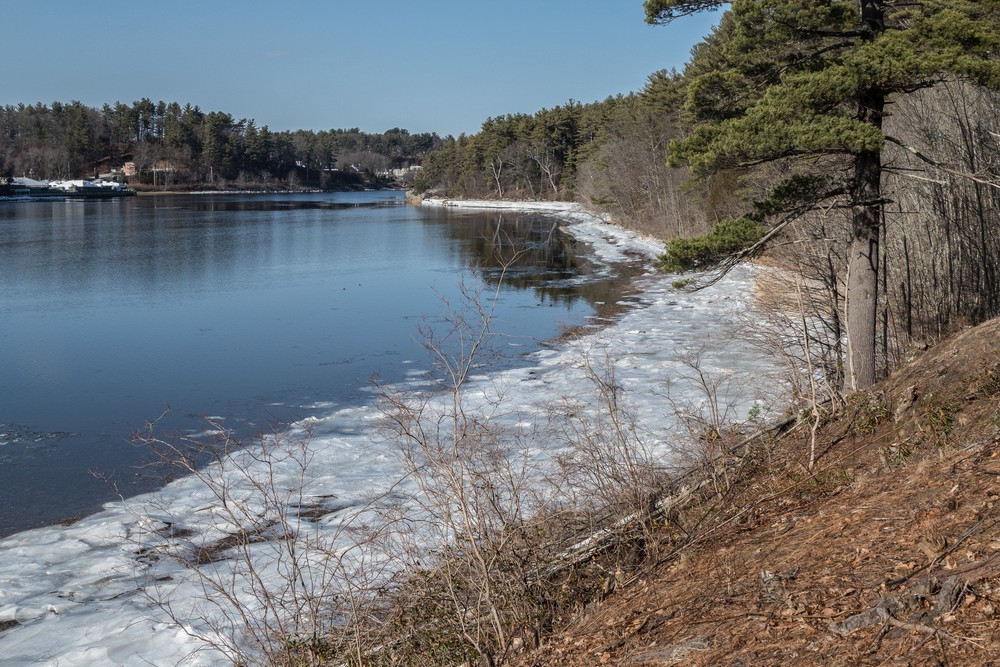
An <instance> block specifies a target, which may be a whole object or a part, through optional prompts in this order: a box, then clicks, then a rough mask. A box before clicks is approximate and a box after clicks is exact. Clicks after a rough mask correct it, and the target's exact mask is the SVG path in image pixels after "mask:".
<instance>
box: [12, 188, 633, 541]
mask: <svg viewBox="0 0 1000 667" xmlns="http://www.w3.org/2000/svg"><path fill="white" fill-rule="evenodd" d="M586 252H587V249H586V248H584V247H577V245H576V244H575V243H574V242H573V240H572V239H570V238H568V237H566V236H564V235H563V234H561V233H560V232H559V228H558V223H557V222H556V221H555V220H553V219H549V218H546V217H544V216H542V215H540V214H526V213H521V214H517V213H511V212H503V213H501V212H493V213H489V212H475V213H473V212H463V211H455V210H451V209H441V208H420V207H412V206H407V205H406V204H405V200H404V196H403V194H402V193H399V192H375V193H332V194H331V193H323V194H296V195H290V194H286V195H278V194H269V195H237V194H225V195H221V194H210V195H209V194H205V195H157V196H141V197H135V198H128V199H121V200H113V201H41V202H11V201H7V202H0V536H3V535H9V534H11V533H14V532H17V531H20V530H23V529H26V528H30V527H34V526H39V525H44V524H49V523H53V522H57V521H61V520H66V519H71V518H74V517H78V516H80V515H84V514H87V513H90V512H92V511H95V510H97V509H99V508H100V506H101V504H102V503H104V502H106V501H108V500H112V499H114V498H116V497H118V494H119V493H121V494H124V495H126V496H128V495H133V494H135V493H138V492H141V491H145V490H149V489H152V488H154V487H157V486H159V485H160V484H161V483H162V481H163V477H162V476H163V472H162V471H160V470H159V469H158V468H156V467H155V466H154V467H149V466H147V463H148V462H149V460H150V457H149V452H148V451H147V450H146V449H145V448H143V447H142V446H139V445H137V444H135V443H134V442H133V439H132V435H133V434H134V433H135V432H137V431H139V430H141V429H142V427H143V425H144V424H145V422H146V421H147V420H153V419H156V418H157V417H159V416H160V415H161V414H163V413H165V412H166V416H165V417H164V418H163V420H162V421H161V423H160V424H159V425H158V429H159V430H160V431H161V432H163V431H172V432H177V433H197V432H199V430H203V429H205V428H206V422H205V418H206V417H210V418H212V419H213V420H215V421H218V422H220V423H222V424H224V425H225V426H226V428H229V429H232V430H233V431H234V432H236V433H237V434H238V435H239V434H243V435H250V434H252V433H254V432H256V431H259V430H269V429H271V428H274V427H277V426H280V424H281V423H285V422H288V421H292V420H296V419H301V418H303V417H306V416H310V415H311V414H313V413H316V412H329V411H330V410H332V409H336V408H337V407H341V406H346V405H351V404H354V403H359V402H362V401H368V400H370V398H371V390H370V380H371V378H372V376H373V375H374V374H378V375H379V377H380V378H381V379H384V380H386V381H389V382H394V381H397V380H400V379H402V378H403V377H405V376H406V375H407V374H408V373H413V372H415V371H417V370H419V369H421V368H424V367H426V366H427V364H428V361H427V355H426V351H425V350H424V348H423V342H422V340H421V338H420V336H419V335H418V333H417V331H418V328H419V326H420V325H421V324H422V323H424V324H428V325H430V326H431V327H438V328H439V330H440V327H443V326H445V324H444V321H443V315H444V314H445V312H446V307H445V303H446V302H447V303H451V304H453V305H455V304H460V303H461V291H460V285H461V284H462V283H463V281H464V282H465V283H466V284H467V285H474V284H475V282H476V281H475V278H474V275H475V274H478V275H481V276H482V277H483V279H484V281H485V284H486V285H488V286H495V285H496V284H497V280H498V278H499V275H500V273H501V266H505V265H508V264H509V268H507V270H506V276H505V278H504V280H503V281H502V284H501V288H500V298H499V300H498V310H497V316H496V328H497V329H498V330H499V331H501V332H503V333H504V334H506V335H505V337H504V338H503V341H504V344H503V346H502V347H501V351H502V353H503V357H504V359H503V361H502V362H501V363H502V364H506V365H512V364H517V363H519V360H520V358H521V356H522V355H523V354H524V353H525V352H529V351H532V350H536V349H538V346H539V344H540V342H541V341H545V340H547V339H550V338H552V337H554V336H557V335H558V334H559V333H560V332H561V331H562V330H563V329H564V328H566V327H572V326H576V325H579V324H580V323H582V322H584V321H585V320H586V319H587V318H588V317H590V316H591V315H593V314H594V312H595V309H596V308H597V307H599V306H600V305H601V304H603V303H615V302H616V301H617V300H618V299H619V298H620V296H621V293H622V290H625V289H626V285H625V283H626V281H624V280H623V279H621V277H620V276H617V275H616V274H615V272H614V271H613V270H612V271H608V269H609V267H608V266H600V265H598V264H595V263H593V262H591V261H590V260H589V259H588V257H587V254H586ZM611 268H613V267H611Z"/></svg>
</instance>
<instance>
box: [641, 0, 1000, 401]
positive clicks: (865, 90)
mask: <svg viewBox="0 0 1000 667" xmlns="http://www.w3.org/2000/svg"><path fill="white" fill-rule="evenodd" d="M728 4H731V8H730V10H729V11H728V12H727V14H726V15H724V17H723V20H722V21H721V22H720V25H719V28H718V29H717V31H716V34H715V35H714V42H713V43H712V44H711V45H710V50H711V53H707V54H700V55H702V58H701V62H702V66H701V67H700V68H697V69H696V71H694V72H691V73H690V74H691V80H690V81H689V83H688V96H687V102H686V104H687V107H688V109H689V111H690V112H691V113H692V117H693V118H694V119H695V122H696V123H697V124H696V127H695V129H694V130H693V131H692V132H691V133H690V135H688V136H687V137H686V138H685V139H683V140H681V141H679V142H676V143H675V144H673V146H672V149H671V159H672V160H674V161H678V162H686V163H687V164H689V165H690V166H691V167H692V168H694V169H695V170H696V171H697V172H700V173H702V174H710V173H714V172H717V171H720V170H723V169H729V168H739V167H747V166H751V165H758V164H761V163H765V162H772V161H786V162H789V163H792V164H794V165H795V166H796V169H795V170H794V173H795V176H793V177H792V178H791V179H790V180H789V181H787V182H783V183H779V184H777V185H776V186H775V188H774V189H773V191H772V196H771V197H770V198H769V201H767V202H764V203H763V204H762V205H761V206H759V207H758V209H757V212H756V214H757V215H759V216H761V217H763V216H764V215H765V214H768V215H770V216H771V219H782V220H784V221H787V220H790V219H791V217H788V216H789V214H791V216H792V217H794V215H795V214H801V213H802V212H803V211H806V210H809V209H811V208H813V207H815V206H818V205H820V204H822V205H824V206H840V207H843V208H848V209H850V212H851V216H850V217H851V220H852V223H851V238H852V242H851V247H850V253H849V259H848V267H847V291H846V311H847V313H846V318H845V319H846V325H847V336H848V355H847V356H848V359H847V363H848V375H849V378H848V380H849V384H850V386H851V388H853V389H863V388H866V387H868V386H870V385H872V384H873V383H874V382H875V381H876V379H877V373H876V364H875V350H876V332H877V322H876V312H877V310H876V308H877V304H878V299H879V293H878V287H879V281H878V271H879V251H878V246H879V241H880V238H879V234H880V222H881V216H882V207H883V205H884V203H885V195H884V193H883V192H882V183H881V181H882V170H883V159H882V150H883V146H884V144H885V142H886V141H894V138H893V137H887V136H886V135H885V134H884V132H883V127H882V122H883V118H884V117H885V115H886V113H887V112H888V110H889V109H890V107H891V105H892V103H893V101H894V100H895V99H897V98H898V97H899V96H901V95H905V94H907V93H910V92H913V91H916V90H918V89H921V88H926V87H929V86H933V85H935V84H936V83H939V82H941V81H942V80H945V79H949V78H956V77H960V78H965V79H968V80H971V81H974V82H976V83H978V84H980V85H986V86H990V87H1000V63H998V62H997V60H996V56H997V55H998V53H1000V0H734V1H733V2H732V3H728V2H722V1H721V0H647V1H646V2H645V8H646V18H647V21H648V22H649V23H654V24H665V23H670V22H672V21H674V20H676V19H678V18H680V17H683V16H686V15H689V14H694V13H697V12H701V11H706V10H713V9H719V8H721V7H722V6H723V5H728ZM706 61H711V65H710V66H705V62H706ZM821 161H822V164H823V165H824V167H823V169H819V168H817V165H818V164H819V163H820V162H821ZM831 164H833V165H835V167H836V168H835V169H831V168H830V165H831ZM779 214H781V215H784V216H786V217H784V218H781V217H780V216H779ZM766 238H768V237H765V239H766Z"/></svg>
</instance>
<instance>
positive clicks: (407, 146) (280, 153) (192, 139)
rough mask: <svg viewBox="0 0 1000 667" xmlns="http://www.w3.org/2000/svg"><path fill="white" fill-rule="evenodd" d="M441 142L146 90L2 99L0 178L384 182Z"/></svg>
mask: <svg viewBox="0 0 1000 667" xmlns="http://www.w3.org/2000/svg"><path fill="white" fill-rule="evenodd" d="M441 144H442V140H441V138H440V137H438V136H437V135H436V134H429V133H420V134H410V133H409V132H408V131H407V130H404V129H400V128H393V129H390V130H387V131H386V132H383V133H381V134H372V133H366V132H362V131H361V130H359V129H357V128H353V129H346V130H345V129H332V130H323V131H319V132H316V131H312V130H297V131H294V132H288V131H284V132H274V131H271V130H270V129H269V128H268V127H267V125H258V124H257V123H256V122H255V121H254V120H253V119H246V118H240V119H237V118H235V117H233V116H232V115H231V114H228V113H225V112H221V111H209V112H206V111H203V110H202V109H200V108H199V107H197V106H191V105H190V104H186V105H184V106H181V105H180V104H178V103H177V102H169V103H167V102H163V101H160V102H155V103H154V102H152V101H151V100H149V99H146V98H144V99H142V100H139V101H136V102H133V103H131V104H124V103H122V102H116V103H114V104H105V105H104V106H103V107H102V108H100V109H95V108H92V107H88V106H86V105H84V104H81V103H80V102H77V101H73V102H69V103H62V102H53V103H51V104H43V103H41V102H39V103H37V104H33V105H27V104H23V103H22V104H18V105H7V106H4V107H0V176H27V177H29V178H35V179H68V178H89V177H96V176H99V175H101V174H110V173H112V171H113V170H117V172H119V173H120V172H121V171H122V168H123V165H124V164H125V163H126V162H131V163H134V165H135V174H134V175H130V176H129V177H128V182H129V185H130V186H132V187H139V188H156V189H180V190H183V189H192V188H268V189H275V188H277V189H295V188H322V189H342V188H348V187H360V186H361V185H364V184H369V185H370V184H373V183H376V184H377V183H379V182H381V184H383V185H384V184H385V183H386V182H387V178H386V176H387V172H389V170H391V169H406V168H408V167H410V166H412V165H418V164H419V163H420V157H421V156H422V155H423V154H424V153H425V152H427V151H428V150H431V149H433V148H436V147H438V146H440V145H441ZM380 178H381V179H382V180H381V181H380V180H379V179H380ZM404 180H405V179H404Z"/></svg>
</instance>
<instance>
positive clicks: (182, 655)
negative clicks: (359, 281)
mask: <svg viewBox="0 0 1000 667" xmlns="http://www.w3.org/2000/svg"><path fill="white" fill-rule="evenodd" d="M424 203H425V204H430V203H431V202H424ZM476 204H478V205H479V207H489V208H501V205H502V207H509V208H512V209H519V210H525V209H529V208H530V210H538V211H542V212H546V213H551V214H553V215H558V216H559V217H561V218H564V219H566V220H568V221H569V224H568V231H569V232H570V233H572V234H574V235H575V236H576V237H577V238H578V239H579V240H581V241H585V242H587V243H589V244H591V245H592V246H593V247H594V252H595V255H596V256H597V258H598V260H599V261H606V262H615V261H620V260H623V259H625V258H627V257H630V256H635V255H636V254H639V255H642V256H645V257H653V256H655V255H656V254H657V253H658V252H660V251H661V246H660V244H658V243H656V242H654V241H650V240H648V239H643V238H639V237H636V236H635V235H632V234H629V233H627V232H624V231H622V230H621V229H619V228H617V227H614V226H613V225H610V224H608V223H607V222H606V221H604V220H602V219H600V218H597V217H596V216H593V215H590V214H588V213H586V212H585V211H583V210H582V209H581V208H580V207H578V206H576V205H569V204H544V205H538V206H537V207H536V206H531V207H529V206H526V205H524V204H521V203H516V204H508V203H504V202H477V203H475V204H470V203H463V204H457V203H455V202H445V203H443V204H440V205H454V206H458V205H461V206H466V207H469V206H473V205H476ZM671 282H672V280H671V278H670V277H667V276H662V275H659V274H656V273H655V272H653V271H650V273H649V274H648V275H647V276H646V277H645V278H644V279H643V287H642V292H641V294H640V296H639V301H638V303H637V304H634V305H633V306H634V307H632V308H631V309H630V310H627V311H626V312H625V314H624V315H622V316H621V317H620V318H619V319H618V320H616V321H615V322H613V323H610V324H608V325H607V326H604V327H600V328H596V327H595V330H594V331H592V332H590V333H587V334H585V335H582V336H579V337H577V338H574V339H572V340H570V341H568V342H565V343H563V344H560V345H558V346H556V347H552V348H547V349H543V350H541V351H539V352H536V353H534V354H533V356H532V361H533V363H532V364H529V365H528V366H526V367H522V368H518V369H514V370H511V371H507V372H505V373H503V374H501V377H499V378H497V377H491V378H484V379H482V380H480V381H481V382H483V383H484V385H485V383H490V382H497V381H501V382H503V383H504V386H505V387H507V398H506V400H508V401H510V402H511V403H512V404H513V405H514V406H515V407H516V408H523V410H522V413H523V414H525V415H530V414H532V413H533V412H534V413H535V414H540V412H539V408H538V406H540V405H543V404H547V403H548V402H549V401H550V400H551V398H552V397H553V396H576V395H578V394H579V392H580V387H581V385H582V383H584V382H585V378H584V371H585V369H584V368H583V365H584V364H583V359H584V358H585V357H587V356H588V355H590V356H594V355H597V354H600V355H603V354H607V355H609V356H610V357H612V358H613V359H614V360H615V362H616V364H617V380H618V382H619V383H620V384H621V385H622V386H623V387H624V388H625V389H626V390H627V391H628V392H629V396H630V398H631V400H633V401H634V403H635V407H636V409H637V411H638V413H639V414H640V416H641V417H642V419H643V421H644V424H645V425H646V427H647V428H648V429H649V432H650V433H651V434H654V437H655V438H656V440H657V442H656V443H654V444H655V445H656V446H659V447H661V448H662V449H663V451H664V452H669V451H670V448H671V446H672V442H676V440H675V439H674V437H673V436H672V429H673V428H675V427H676V425H675V424H673V417H672V411H671V407H670V405H669V404H668V401H667V398H665V395H666V394H667V392H668V388H667V378H670V377H672V378H673V379H672V380H671V382H670V384H671V386H670V388H669V394H670V398H671V399H672V400H674V401H677V400H682V401H691V402H696V401H697V400H698V391H697V388H696V387H695V386H694V385H692V384H690V383H686V381H685V380H684V379H683V377H682V376H684V375H685V372H684V371H685V369H686V367H685V366H684V364H683V359H684V358H685V356H686V355H690V354H693V353H696V352H698V351H699V350H702V351H703V354H702V357H701V364H702V368H703V370H705V371H706V372H708V373H728V372H732V371H743V372H746V373H758V374H759V373H760V372H761V371H763V370H766V369H769V368H770V366H769V362H768V361H767V360H765V359H762V358H761V355H760V353H759V352H757V351H755V350H754V349H752V348H751V347H750V346H749V345H747V344H746V343H745V342H742V341H741V339H740V338H739V337H738V336H736V337H735V338H734V337H733V336H731V334H733V333H736V332H735V331H734V327H737V326H738V325H735V324H733V323H732V321H731V320H730V319H729V318H730V317H731V316H732V315H734V314H737V313H742V312H745V311H746V310H747V308H748V307H749V303H748V302H749V299H750V296H751V295H752V292H753V285H754V269H753V268H752V267H740V268H738V269H736V270H734V271H733V272H731V273H730V274H729V275H728V276H726V277H725V278H724V279H723V280H721V281H719V282H718V283H716V284H715V285H713V286H712V287H709V288H707V289H705V290H703V291H701V292H695V293H682V292H678V291H677V290H676V289H674V288H673V287H672V286H671ZM419 365H420V364H419V362H417V363H415V364H414V366H415V367H419ZM414 375H415V376H417V377H419V374H418V373H414ZM758 377H759V375H758ZM472 389H473V390H475V387H473V388H472ZM749 398H752V396H750V397H749ZM742 400H743V403H742V405H741V406H740V410H741V411H742V414H743V415H744V416H745V414H746V411H747V409H749V406H750V403H749V402H747V400H748V396H746V395H744V396H743V397H742ZM377 416H378V415H377V411H376V410H375V408H374V407H373V406H361V407H354V408H349V409H344V410H339V411H337V412H334V413H333V414H317V415H316V417H315V418H312V419H310V420H307V422H308V423H303V424H300V428H306V427H308V428H309V429H310V430H311V431H312V437H311V444H312V447H311V450H310V453H311V455H312V456H313V457H314V459H313V461H312V463H311V465H310V467H309V478H308V479H307V481H306V485H307V488H308V491H309V493H310V494H311V495H313V496H314V497H316V498H326V497H331V496H335V497H336V499H337V503H338V504H361V503H363V502H364V499H365V498H366V497H367V494H368V493H369V492H372V491H378V490H383V489H386V488H388V487H389V485H390V484H391V483H392V482H393V481H394V480H396V479H398V477H399V468H398V464H397V463H396V460H395V458H394V456H393V453H392V451H391V448H390V447H389V445H388V444H386V443H384V442H379V441H378V440H377V439H375V438H374V437H373V435H372V432H373V424H374V422H375V420H376V419H377ZM276 471H277V474H278V475H279V479H278V483H279V484H287V485H289V486H293V485H294V484H295V483H296V481H295V476H296V475H297V474H298V470H297V469H296V468H295V466H294V465H292V466H289V467H288V468H287V469H285V468H281V467H279V468H277V469H276ZM282 474H285V475H287V479H282V478H281V477H280V476H281V475H282ZM242 491H246V492H250V491H252V489H240V488H234V490H233V492H234V493H240V492H242ZM168 522H169V523H170V524H172V527H173V528H175V529H176V528H180V529H183V530H185V531H193V532H195V533H197V534H202V535H204V536H205V539H206V540H207V541H211V540H212V539H217V537H218V536H220V535H222V534H223V533H224V530H225V525H224V522H221V521H220V520H219V518H218V513H217V512H216V511H215V500H214V499H213V498H212V497H211V495H210V494H209V493H208V492H207V489H206V488H205V487H204V485H203V484H201V483H200V482H199V481H198V480H197V479H194V478H191V477H187V478H182V479H179V480H177V481H175V482H173V483H171V484H169V485H168V486H167V487H165V488H164V489H163V490H162V491H160V492H157V493H155V494H149V495H148V496H141V497H138V498H133V499H129V500H127V501H124V502H115V503H109V504H107V505H106V506H105V509H104V511H102V512H100V513H98V514H95V515H93V516H90V517H87V518H85V519H83V520H81V521H80V522H78V523H76V524H74V525H71V526H52V527H47V528H41V529H37V530H32V531H27V532H24V533H19V534H17V535H13V536H10V537H8V538H5V539H3V540H0V628H5V627H6V628H7V629H6V630H0V665H12V666H13V665H26V664H40V665H59V666H60V667H65V666H70V665H140V664H152V665H159V666H164V665H208V664H223V661H222V660H221V658H220V657H219V656H216V655H214V654H212V653H210V652H200V653H195V652H194V651H195V650H196V649H198V648H199V646H200V644H199V642H198V641H197V640H195V639H193V638H192V637H191V636H190V635H189V634H188V630H194V631H196V632H203V631H204V628H199V627H197V626H196V625H195V624H196V623H197V621H196V620H194V619H196V618H197V616H198V614H197V613H196V611H195V610H196V602H195V600H196V598H197V597H198V596H199V595H200V594H201V593H200V591H201V589H200V585H199V583H198V581H197V578H196V577H194V576H193V575H192V573H191V572H190V571H189V570H186V569H184V568H182V567H181V566H179V565H177V564H175V563H172V562H171V561H170V560H169V559H167V558H163V559H160V560H158V561H150V560H148V559H144V558H143V557H142V547H143V546H144V545H149V544H151V543H152V542H153V541H156V540H154V538H155V534H154V531H155V530H156V529H161V530H162V529H163V528H164V527H165V526H167V524H168ZM329 527H330V528H331V529H335V526H334V525H331V526H329ZM157 539H159V538H157ZM206 567H213V566H206ZM265 569H266V568H265ZM158 585H162V586H168V585H169V586H176V587H177V591H179V592H180V593H182V594H181V595H175V597H174V604H175V611H177V612H178V615H179V616H180V617H185V618H186V617H187V616H186V614H190V618H191V619H192V620H191V621H190V623H191V624H192V625H190V626H188V627H187V628H184V627H179V626H178V625H176V624H174V623H173V622H171V621H170V619H169V618H167V617H166V615H165V614H164V612H163V611H162V610H161V609H159V608H158V607H156V606H155V605H153V604H151V602H150V599H149V596H148V595H147V594H145V593H144V592H143V587H148V588H147V591H151V590H154V589H155V588H156V586H158ZM185 594H186V595H187V597H185Z"/></svg>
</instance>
